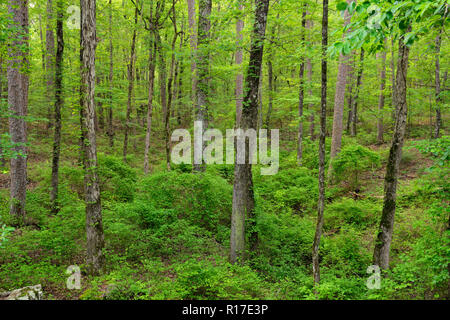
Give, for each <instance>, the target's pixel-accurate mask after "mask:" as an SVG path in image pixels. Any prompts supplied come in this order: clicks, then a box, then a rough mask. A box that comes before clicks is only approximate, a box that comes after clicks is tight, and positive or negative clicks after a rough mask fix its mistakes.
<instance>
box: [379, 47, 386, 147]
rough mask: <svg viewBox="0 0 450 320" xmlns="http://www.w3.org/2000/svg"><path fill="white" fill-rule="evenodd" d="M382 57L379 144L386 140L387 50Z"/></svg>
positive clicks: (382, 53)
mask: <svg viewBox="0 0 450 320" xmlns="http://www.w3.org/2000/svg"><path fill="white" fill-rule="evenodd" d="M380 58H381V67H380V95H379V97H378V122H377V142H378V143H379V144H382V143H383V141H384V139H383V133H384V127H383V109H384V100H385V93H384V89H385V88H386V51H383V52H381V54H380Z"/></svg>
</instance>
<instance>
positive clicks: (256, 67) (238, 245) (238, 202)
mask: <svg viewBox="0 0 450 320" xmlns="http://www.w3.org/2000/svg"><path fill="white" fill-rule="evenodd" d="M268 11H269V0H256V11H255V22H254V26H253V32H252V40H251V48H250V61H249V65H248V69H247V75H246V80H245V81H246V86H245V96H244V101H243V110H242V119H241V122H240V128H242V129H243V130H247V129H256V124H257V119H258V90H259V78H260V76H261V67H262V59H263V52H264V37H265V32H266V24H267V13H268ZM249 151H250V150H249V141H248V140H247V139H246V142H245V158H246V159H245V164H238V163H236V164H235V166H234V185H233V209H232V215H231V237H230V245H231V248H230V251H231V252H230V260H231V262H232V263H236V262H237V261H238V260H239V259H242V258H243V254H244V252H245V221H246V218H247V219H251V220H253V219H254V218H255V217H254V216H253V211H254V201H255V200H254V194H253V179H252V165H251V163H250V155H249ZM256 242H257V233H256V232H253V233H252V234H251V235H250V247H251V248H252V249H254V248H255V246H256Z"/></svg>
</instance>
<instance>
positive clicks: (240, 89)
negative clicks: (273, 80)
mask: <svg viewBox="0 0 450 320" xmlns="http://www.w3.org/2000/svg"><path fill="white" fill-rule="evenodd" d="M243 10H244V6H243V5H242V2H241V0H240V2H239V11H240V13H242V12H243ZM243 29H244V20H242V18H241V17H239V18H238V20H237V21H236V46H237V49H236V65H237V67H238V73H237V75H236V127H237V128H238V127H239V123H240V122H241V117H242V99H243V95H244V74H243V73H242V62H243V49H242V42H243V40H244V36H243V35H242V30H243ZM269 90H270V89H269Z"/></svg>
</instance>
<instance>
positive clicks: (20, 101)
mask: <svg viewBox="0 0 450 320" xmlns="http://www.w3.org/2000/svg"><path fill="white" fill-rule="evenodd" d="M8 12H9V14H10V15H11V16H12V23H11V25H10V26H9V28H10V29H12V30H13V34H12V35H11V45H10V46H9V49H8V56H9V58H8V71H7V76H8V106H9V112H10V117H9V133H10V136H11V142H12V143H13V145H14V146H13V148H12V151H13V152H14V153H15V154H16V155H17V156H15V157H12V158H11V168H10V177H11V187H10V192H11V207H10V213H11V214H12V215H15V216H16V217H17V218H19V222H23V219H24V218H25V202H26V191H27V190H26V189H27V147H26V143H27V124H26V122H25V117H26V116H27V112H28V110H27V109H28V85H29V78H28V70H27V69H28V66H29V56H28V54H29V53H28V52H29V47H28V41H29V33H28V32H29V25H28V1H27V0H9V2H8ZM20 220H22V221H20Z"/></svg>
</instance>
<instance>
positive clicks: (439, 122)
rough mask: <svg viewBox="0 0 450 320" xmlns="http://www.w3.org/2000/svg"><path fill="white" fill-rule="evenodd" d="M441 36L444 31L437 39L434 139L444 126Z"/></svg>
mask: <svg viewBox="0 0 450 320" xmlns="http://www.w3.org/2000/svg"><path fill="white" fill-rule="evenodd" d="M441 36H442V29H441V31H440V32H439V34H438V35H437V37H436V68H435V77H434V81H435V86H436V89H435V90H436V125H435V127H434V138H435V139H437V138H439V135H440V130H441V126H442V118H441V104H442V98H441V66H440V61H439V60H440V59H439V57H440V55H441Z"/></svg>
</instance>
